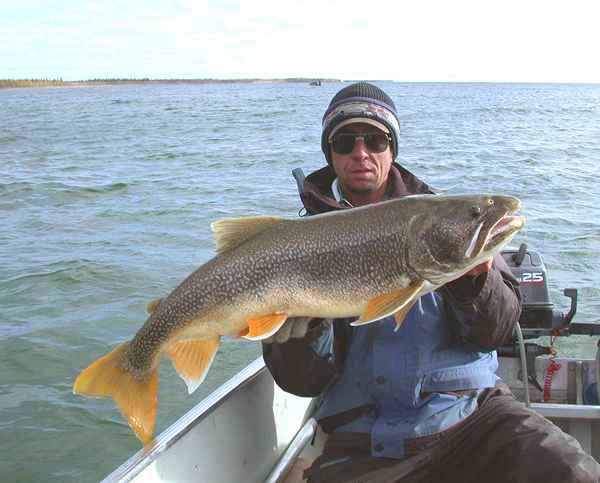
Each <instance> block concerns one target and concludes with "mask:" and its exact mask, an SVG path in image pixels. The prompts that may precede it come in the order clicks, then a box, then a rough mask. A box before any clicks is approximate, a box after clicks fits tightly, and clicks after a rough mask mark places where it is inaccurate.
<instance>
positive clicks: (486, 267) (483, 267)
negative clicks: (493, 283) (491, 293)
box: [465, 258, 494, 277]
mask: <svg viewBox="0 0 600 483" xmlns="http://www.w3.org/2000/svg"><path fill="white" fill-rule="evenodd" d="M493 262H494V260H493V259H492V258H490V259H489V260H488V261H487V262H483V263H481V264H479V265H477V266H476V267H473V268H472V269H471V270H469V271H468V272H467V273H465V276H466V277H476V276H477V275H481V274H482V273H488V272H489V271H490V270H491V269H492V263H493Z"/></svg>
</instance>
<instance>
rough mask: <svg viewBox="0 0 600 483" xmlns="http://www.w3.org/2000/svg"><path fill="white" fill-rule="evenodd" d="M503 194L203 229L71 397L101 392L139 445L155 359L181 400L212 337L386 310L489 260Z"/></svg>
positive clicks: (511, 207) (148, 432) (499, 239)
mask: <svg viewBox="0 0 600 483" xmlns="http://www.w3.org/2000/svg"><path fill="white" fill-rule="evenodd" d="M519 208H520V202H519V200H518V199H516V198H513V197H510V196H490V195H465V196H433V195H423V196H410V197H406V198H402V199H398V200H390V201H386V202H383V203H378V204H375V205H369V206H365V207H361V208H354V209H351V210H344V211H337V212H335V213H327V214H323V215H318V216H311V217H307V218H300V219H285V218H278V217H269V216H259V217H247V218H237V219H226V220H221V221H217V222H215V223H213V225H212V227H213V231H214V232H215V238H216V244H217V255H216V256H215V257H214V258H213V259H211V260H210V261H208V262H207V263H206V264H204V265H202V266H201V267H200V268H198V269H197V270H196V271H195V272H194V273H192V274H191V275H190V276H189V277H187V278H186V279H185V280H184V281H183V282H182V283H181V285H179V286H178V287H177V288H176V289H175V290H173V292H171V294H169V295H168V296H167V297H165V298H163V299H161V300H159V301H157V302H155V303H153V304H150V305H149V311H150V312H151V313H150V316H149V317H148V319H147V320H146V323H145V324H144V325H143V326H142V327H141V328H140V330H139V331H138V332H137V334H136V335H135V336H134V337H133V339H132V340H131V341H129V342H125V343H123V344H121V345H120V346H118V347H116V348H115V349H114V350H113V351H112V352H110V353H109V354H107V355H106V356H104V357H102V358H100V359H98V360H97V361H96V362H94V363H93V364H91V365H90V366H89V367H87V368H86V369H85V370H84V371H82V372H81V374H80V375H79V376H78V377H77V379H76V380H75V383H74V386H73V391H74V392H75V393H76V394H84V395H87V396H111V397H113V398H114V400H115V401H116V403H117V405H118V407H119V409H120V410H121V413H122V414H123V415H124V416H125V418H127V421H128V422H129V425H130V426H131V428H132V429H133V431H134V432H135V434H136V435H137V437H138V438H139V439H140V440H141V441H142V442H143V443H147V442H149V441H150V440H151V439H152V435H153V432H154V424H155V418H156V406H157V388H158V377H157V367H158V364H159V361H160V357H161V355H163V354H165V355H167V356H168V357H169V358H170V359H171V361H172V362H173V366H174V367H175V370H176V371H177V373H178V374H179V375H180V376H181V377H182V378H183V380H184V381H185V382H186V384H187V386H188V390H189V392H190V393H191V392H192V391H194V390H195V389H196V388H197V387H198V385H199V384H200V383H201V382H202V381H203V380H204V377H205V375H206V373H207V371H208V369H209V367H210V365H211V363H212V360H213V358H214V356H215V353H216V352H217V348H218V346H219V339H220V337H221V336H234V337H238V336H242V337H246V338H247V339H251V340H261V339H264V338H266V337H269V336H271V335H273V334H274V333H275V332H277V331H278V330H279V328H280V327H281V326H282V325H283V324H284V323H285V321H286V319H287V318H288V317H296V316H310V317H326V318H338V317H353V316H356V317H358V319H357V320H356V321H355V322H353V324H354V325H360V324H367V323H369V322H373V321H376V320H379V319H381V318H383V317H386V316H388V315H391V314H394V316H395V320H396V325H397V328H399V327H400V326H401V324H402V320H403V318H404V316H405V314H406V313H407V312H408V310H409V309H410V308H411V307H412V305H413V303H414V302H415V301H416V300H417V299H418V297H420V296H421V295H423V294H425V293H428V292H431V291H433V290H435V289H436V288H438V287H440V286H441V285H444V284H445V283H447V282H449V281H451V280H454V279H456V278H458V277H460V276H461V275H463V274H464V273H466V272H467V271H469V270H471V269H472V268H473V267H475V266H476V265H479V264H481V263H483V262H484V261H486V260H488V259H489V258H490V257H492V256H493V255H494V254H495V253H496V252H498V251H499V250H500V249H501V248H502V247H503V246H504V245H505V244H506V243H508V242H509V241H510V240H511V239H512V237H513V236H514V235H515V234H516V233H517V232H518V231H519V230H520V229H521V228H522V226H523V224H524V221H525V219H524V217H522V216H514V215H512V214H513V213H514V212H515V211H517V210H518V209H519Z"/></svg>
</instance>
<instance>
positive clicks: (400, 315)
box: [394, 300, 416, 332]
mask: <svg viewBox="0 0 600 483" xmlns="http://www.w3.org/2000/svg"><path fill="white" fill-rule="evenodd" d="M415 302H416V300H411V301H410V302H409V303H407V304H406V305H405V306H404V307H402V308H401V309H400V310H398V312H396V313H395V314H394V320H395V321H396V327H395V328H394V332H398V329H400V327H402V324H403V323H404V318H405V317H406V314H408V313H409V312H410V309H412V308H413V305H415Z"/></svg>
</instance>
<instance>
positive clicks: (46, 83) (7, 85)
mask: <svg viewBox="0 0 600 483" xmlns="http://www.w3.org/2000/svg"><path fill="white" fill-rule="evenodd" d="M325 82H341V80H340V79H319V78H312V77H306V78H304V77H293V78H286V79H88V80H79V81H63V80H62V79H0V89H15V88H27V87H94V86H107V85H130V84H275V83H296V84H314V83H325ZM319 85H320V84H319Z"/></svg>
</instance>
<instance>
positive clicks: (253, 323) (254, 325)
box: [240, 312, 287, 340]
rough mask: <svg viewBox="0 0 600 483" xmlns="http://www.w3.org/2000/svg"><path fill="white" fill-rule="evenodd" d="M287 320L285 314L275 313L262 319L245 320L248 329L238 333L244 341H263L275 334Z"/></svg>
mask: <svg viewBox="0 0 600 483" xmlns="http://www.w3.org/2000/svg"><path fill="white" fill-rule="evenodd" d="M286 320H287V314H284V313H283V312H276V313H274V314H269V315H264V316H262V317H253V318H247V319H246V321H247V322H248V328H247V329H244V330H242V331H241V332H240V335H241V336H242V337H243V338H244V339H248V340H263V339H266V338H267V337H271V336H272V335H273V334H275V333H276V332H277V331H278V330H279V329H281V326H282V325H283V324H284V323H285V321H286Z"/></svg>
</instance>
